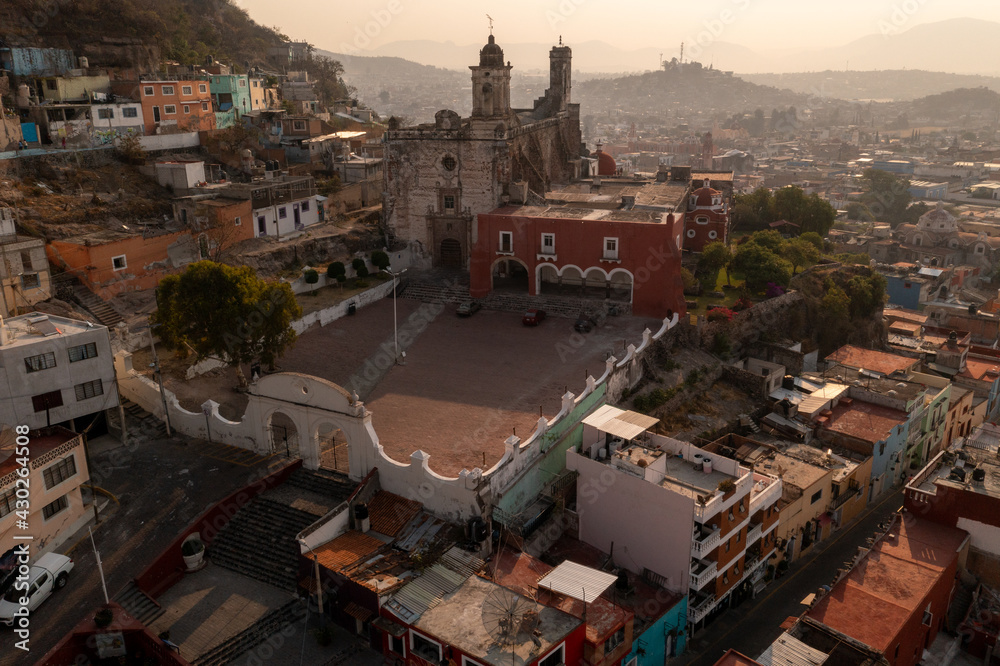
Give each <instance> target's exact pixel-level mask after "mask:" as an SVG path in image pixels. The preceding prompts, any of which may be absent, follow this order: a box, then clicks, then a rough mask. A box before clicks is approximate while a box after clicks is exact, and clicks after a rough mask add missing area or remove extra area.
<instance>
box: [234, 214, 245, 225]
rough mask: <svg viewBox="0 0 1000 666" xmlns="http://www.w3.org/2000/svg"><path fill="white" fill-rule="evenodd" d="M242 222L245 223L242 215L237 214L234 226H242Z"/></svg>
mask: <svg viewBox="0 0 1000 666" xmlns="http://www.w3.org/2000/svg"><path fill="white" fill-rule="evenodd" d="M241 224H243V220H242V219H240V216H239V215H237V216H236V219H235V220H233V226H234V227H238V226H240V225H241Z"/></svg>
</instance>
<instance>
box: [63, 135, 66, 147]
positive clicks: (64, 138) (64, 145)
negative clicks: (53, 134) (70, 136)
mask: <svg viewBox="0 0 1000 666" xmlns="http://www.w3.org/2000/svg"><path fill="white" fill-rule="evenodd" d="M63 150H66V137H63Z"/></svg>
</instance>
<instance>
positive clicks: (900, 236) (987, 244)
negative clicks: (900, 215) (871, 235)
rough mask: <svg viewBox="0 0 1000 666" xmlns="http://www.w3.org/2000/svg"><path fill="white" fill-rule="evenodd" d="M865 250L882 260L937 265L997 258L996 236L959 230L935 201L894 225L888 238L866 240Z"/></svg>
mask: <svg viewBox="0 0 1000 666" xmlns="http://www.w3.org/2000/svg"><path fill="white" fill-rule="evenodd" d="M869 254H870V255H871V257H872V258H873V259H874V260H875V261H878V262H880V263H885V264H892V263H896V262H899V261H905V262H911V263H921V264H925V265H929V266H938V267H941V268H944V267H947V266H979V267H981V268H990V267H992V266H994V265H996V263H997V261H1000V238H998V237H996V236H988V235H987V234H986V233H985V232H983V231H979V232H976V233H973V232H970V231H963V230H962V228H961V224H960V222H959V220H957V219H956V218H955V216H954V215H952V214H951V213H949V212H948V211H947V210H945V208H944V205H943V204H942V203H940V202H939V203H938V205H937V207H936V208H935V209H934V210H931V211H929V212H927V213H925V214H924V215H922V216H921V217H920V219H919V220H918V221H917V223H916V224H901V225H899V226H898V227H896V229H895V230H894V231H893V233H892V240H889V241H882V242H877V243H872V244H870V245H869Z"/></svg>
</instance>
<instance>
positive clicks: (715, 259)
mask: <svg viewBox="0 0 1000 666" xmlns="http://www.w3.org/2000/svg"><path fill="white" fill-rule="evenodd" d="M732 260H733V253H732V252H731V251H730V249H729V246H728V245H726V244H725V243H723V242H722V241H712V242H711V243H708V244H707V245H705V247H704V248H702V251H701V256H700V257H698V268H699V269H703V270H705V271H707V272H711V273H716V274H717V273H718V272H719V271H720V270H722V269H725V271H726V284H728V285H730V286H732V283H731V282H730V281H729V262H731V261H732ZM713 288H714V285H713Z"/></svg>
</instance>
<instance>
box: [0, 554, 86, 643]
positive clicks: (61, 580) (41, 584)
mask: <svg viewBox="0 0 1000 666" xmlns="http://www.w3.org/2000/svg"><path fill="white" fill-rule="evenodd" d="M72 569H73V560H71V559H70V558H68V557H66V556H65V555H60V554H59V553H47V554H45V555H42V556H41V557H40V558H38V561H37V562H35V563H34V564H33V565H31V568H30V569H29V570H28V578H27V579H26V580H25V579H20V578H15V579H14V584H13V585H12V586H11V588H10V589H9V590H7V594H5V595H4V597H3V600H2V601H0V624H4V625H6V626H8V627H12V626H14V618H15V617H16V616H15V613H17V612H18V611H19V610H20V609H21V607H22V603H21V602H22V600H24V599H25V598H26V599H27V604H23V605H26V606H27V608H28V612H31V611H33V610H35V609H36V608H38V607H39V606H40V605H41V604H42V602H43V601H45V600H46V599H48V598H49V596H50V595H51V594H52V591H53V590H58V589H60V588H62V587H65V586H66V581H67V579H68V578H69V572H70V571H71V570H72ZM22 612H23V611H22Z"/></svg>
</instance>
